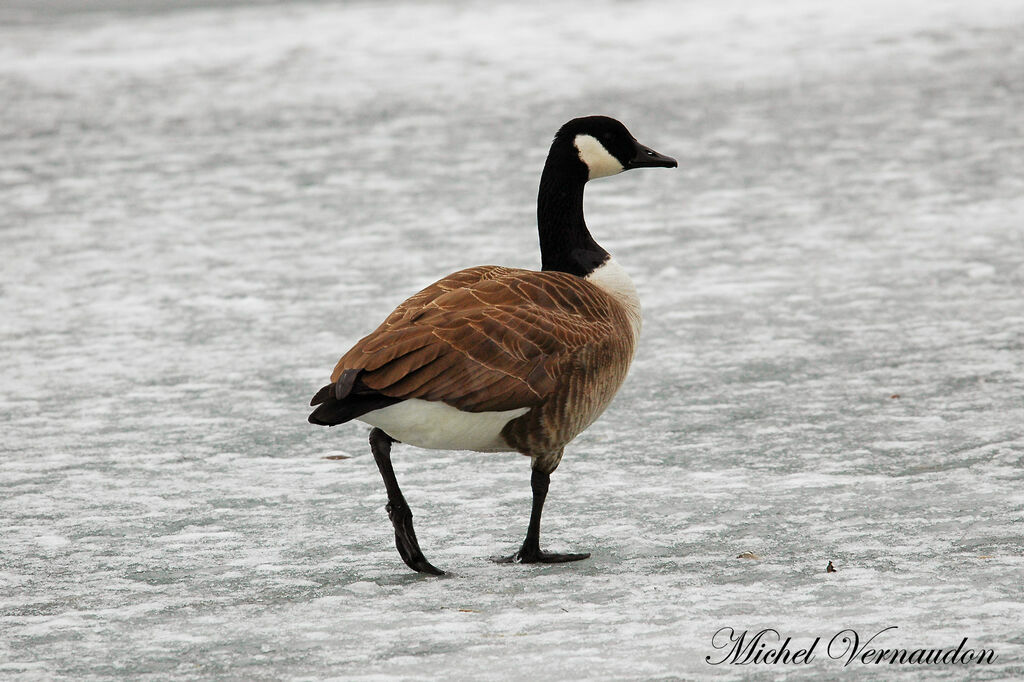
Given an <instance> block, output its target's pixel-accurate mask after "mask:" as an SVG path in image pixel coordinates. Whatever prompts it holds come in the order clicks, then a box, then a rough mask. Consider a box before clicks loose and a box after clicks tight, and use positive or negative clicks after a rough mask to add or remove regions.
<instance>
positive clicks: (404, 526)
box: [386, 503, 444, 575]
mask: <svg viewBox="0 0 1024 682" xmlns="http://www.w3.org/2000/svg"><path fill="white" fill-rule="evenodd" d="M386 509H387V510H388V517H389V518H390V519H391V525H393V526H394V527H395V547H397V548H398V553H399V554H401V555H402V561H404V562H405V565H406V566H408V567H409V568H411V569H412V570H414V571H419V572H420V573H430V574H431V575H444V571H442V570H441V569H440V568H437V567H436V566H434V565H433V564H431V563H430V562H429V561H427V558H426V557H425V556H423V551H422V550H421V549H420V543H419V541H418V540H416V531H415V530H413V527H412V512H411V511H409V507H407V506H406V505H404V504H394V503H388V505H387V507H386Z"/></svg>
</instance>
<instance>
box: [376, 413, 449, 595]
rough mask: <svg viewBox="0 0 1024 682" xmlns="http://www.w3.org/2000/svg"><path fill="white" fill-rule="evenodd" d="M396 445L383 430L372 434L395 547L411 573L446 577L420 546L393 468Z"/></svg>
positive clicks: (410, 513)
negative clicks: (393, 531) (394, 445)
mask: <svg viewBox="0 0 1024 682" xmlns="http://www.w3.org/2000/svg"><path fill="white" fill-rule="evenodd" d="M394 442H395V439H394V438H392V437H391V436H389V435H388V434H386V433H384V432H383V431H381V430H380V429H376V428H375V429H373V430H372V431H370V451H371V452H372V453H373V459H374V461H376V462H377V468H378V469H380V475H381V478H383V479H384V487H385V488H386V489H387V492H388V504H387V507H385V508H386V509H387V510H388V518H390V519H391V525H392V526H394V527H395V546H396V547H397V548H398V553H399V554H400V555H402V561H404V562H405V564H406V565H407V566H408V567H409V568H411V569H412V570H414V571H419V572H420V573H431V574H433V575H444V571H442V570H441V569H439V568H436V567H435V566H433V565H431V563H430V562H429V561H427V558H426V557H425V556H423V552H422V551H421V550H420V543H419V542H418V541H417V540H416V531H415V530H413V527H412V510H410V509H409V505H408V503H406V501H405V497H404V496H403V495H402V490H401V488H399V487H398V479H396V478H395V470H394V468H393V467H392V466H391V444H392V443H394Z"/></svg>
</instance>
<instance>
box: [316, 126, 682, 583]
mask: <svg viewBox="0 0 1024 682" xmlns="http://www.w3.org/2000/svg"><path fill="white" fill-rule="evenodd" d="M676 165H677V163H676V161H675V159H672V158H670V157H667V156H663V155H661V154H659V153H657V152H655V151H654V150H652V149H649V148H647V147H645V146H643V145H642V144H640V143H639V142H637V141H636V139H635V138H634V137H633V136H632V135H631V134H630V133H629V131H628V130H626V127H625V126H624V125H622V124H621V123H620V122H618V121H616V120H615V119H612V118H608V117H605V116H588V117H585V118H576V119H573V120H571V121H569V122H568V123H566V124H565V125H564V126H562V128H561V129H560V130H559V131H558V133H557V134H556V135H555V139H554V141H553V142H552V143H551V151H550V152H549V153H548V157H547V161H546V162H545V164H544V172H543V174H542V175H541V180H540V192H539V195H538V198H537V223H538V228H539V232H540V252H541V266H542V267H541V271H539V272H537V271H534V270H520V269H516V268H505V267H500V266H496V265H482V266H478V267H474V268H469V269H467V270H460V271H459V272H455V273H452V274H450V275H448V276H447V277H445V278H443V279H441V280H438V281H437V282H435V283H433V284H431V285H430V286H428V287H427V288H426V289H423V290H422V291H420V292H419V293H418V294H415V295H414V296H412V297H411V298H409V299H408V300H406V301H405V302H404V303H402V304H401V305H399V306H398V307H397V308H396V309H395V310H394V312H392V313H391V314H390V315H389V316H388V317H387V319H386V320H384V322H383V323H382V324H381V325H380V326H379V327H378V328H377V329H376V330H374V331H373V332H372V333H371V334H370V335H369V336H366V337H364V338H363V339H361V340H360V341H359V342H358V343H356V345H355V346H353V347H352V349H351V350H349V351H348V352H347V353H345V355H344V356H342V358H341V360H339V361H338V364H337V366H336V367H335V368H334V372H333V373H332V374H331V383H330V384H328V385H327V386H324V387H323V388H321V389H320V390H319V391H318V392H317V394H316V395H315V396H314V397H313V399H312V401H310V405H316V406H318V407H317V408H316V409H315V410H314V411H313V413H312V414H310V416H309V421H310V422H311V423H313V424H321V425H324V426H333V425H335V424H342V423H344V422H347V421H349V420H351V419H358V420H359V421H362V422H365V423H367V424H370V425H371V426H373V427H374V428H373V429H372V430H371V431H370V450H371V452H372V453H373V457H374V460H375V461H376V462H377V467H378V469H380V474H381V476H382V477H383V479H384V486H385V488H386V489H387V495H388V504H387V507H386V508H387V511H388V516H389V517H390V519H391V523H392V525H394V528H395V544H396V546H397V547H398V552H399V554H401V555H402V559H403V560H404V561H405V563H406V564H407V565H408V566H409V567H410V568H412V569H414V570H416V571H420V572H423V573H433V574H436V575H441V574H443V571H441V570H439V569H437V568H435V567H434V566H432V565H431V564H430V562H428V561H427V559H426V558H425V557H424V556H423V552H422V551H420V547H419V542H418V541H417V540H416V533H415V531H414V530H413V525H412V512H411V511H410V510H409V505H408V504H407V503H406V501H405V498H404V497H403V496H402V491H401V489H400V488H399V487H398V481H397V480H396V479H395V472H394V469H393V468H392V466H391V444H392V443H395V442H402V443H408V444H409V445H416V446H418V447H421V448H433V449H445V450H476V451H480V452H500V451H515V452H520V453H522V454H524V455H529V456H530V458H531V460H532V475H531V481H530V482H531V488H532V490H533V508H532V511H531V514H530V524H529V527H528V530H527V533H526V540H525V541H524V542H523V545H522V547H521V548H520V549H519V551H518V552H516V553H515V554H513V555H512V556H510V557H507V558H505V559H502V560H500V561H504V562H513V563H537V562H541V563H560V562H565V561H578V560H580V559H586V558H587V557H589V556H590V554H553V553H548V552H542V551H541V549H540V517H541V511H542V509H543V507H544V498H545V497H546V495H547V492H548V482H549V479H550V474H551V472H552V471H554V470H555V468H556V467H557V466H558V463H559V461H561V459H562V451H563V448H564V447H565V446H566V444H567V443H569V441H571V440H572V439H573V438H575V437H576V436H577V435H578V434H579V433H580V432H582V431H583V430H584V429H586V428H587V427H588V426H590V424H592V423H593V422H594V420H595V419H597V417H598V416H599V415H600V414H601V413H602V412H603V411H604V409H605V408H606V407H607V406H608V404H609V403H610V402H611V400H612V397H613V396H614V395H615V393H616V392H617V391H618V390H619V386H621V385H622V382H623V380H624V379H625V378H626V373H627V371H628V370H629V365H630V362H631V361H632V359H633V351H634V348H635V346H636V340H637V336H638V334H639V332H640V322H641V320H640V302H639V300H638V298H637V292H636V288H635V287H634V286H633V282H632V281H631V280H630V279H629V277H628V276H627V275H626V273H625V271H624V270H623V269H622V268H621V267H620V266H619V265H618V264H617V263H616V262H615V261H614V260H613V259H612V258H611V256H609V254H608V252H607V251H605V250H604V249H602V248H601V247H600V246H599V245H598V243H597V242H596V241H594V238H593V237H592V236H591V235H590V231H589V230H588V229H587V225H586V223H585V222H584V220H583V186H584V185H585V184H586V182H587V181H588V180H593V179H594V178H600V177H604V176H608V175H615V174H616V173H620V172H622V171H624V170H628V169H630V168H643V167H650V166H662V167H666V168H674V167H675V166H676Z"/></svg>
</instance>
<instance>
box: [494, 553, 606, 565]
mask: <svg viewBox="0 0 1024 682" xmlns="http://www.w3.org/2000/svg"><path fill="white" fill-rule="evenodd" d="M589 558H590V552H585V553H583V554H555V553H554V552H541V551H540V550H537V551H535V552H523V550H519V551H518V552H516V553H515V554H513V555H512V556H504V557H500V558H498V559H495V560H494V561H495V562H496V563H499V564H565V563H568V562H570V561H582V560H583V559H589Z"/></svg>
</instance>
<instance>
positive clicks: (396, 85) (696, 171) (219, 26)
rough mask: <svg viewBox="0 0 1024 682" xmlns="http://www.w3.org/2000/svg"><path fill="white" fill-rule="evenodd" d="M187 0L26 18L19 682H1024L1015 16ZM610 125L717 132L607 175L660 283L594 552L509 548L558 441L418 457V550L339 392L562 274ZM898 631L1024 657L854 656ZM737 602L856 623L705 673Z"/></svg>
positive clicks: (19, 282)
mask: <svg viewBox="0 0 1024 682" xmlns="http://www.w3.org/2000/svg"><path fill="white" fill-rule="evenodd" d="M171 4H172V3H170V2H167V3H164V2H159V1H157V0H146V1H145V2H131V1H130V0H115V1H112V2H109V3H106V4H104V3H86V2H85V1H84V0H81V1H77V0H64V1H59V0H58V1H52V0H44V1H34V0H33V1H30V0H12V1H11V2H7V3H4V5H3V6H0V239H2V246H0V249H2V263H0V340H2V347H3V353H2V354H0V386H2V389H0V519H2V521H3V531H2V533H0V677H3V678H4V679H19V680H49V679H55V678H63V679H105V678H110V677H126V678H132V679H168V678H175V679H209V678H213V677H226V678H232V679H281V678H323V677H334V678H337V679H346V680H371V679H379V680H384V679H391V678H394V677H405V678H409V679H441V678H448V679H462V680H489V679H494V680H498V679H506V678H512V677H515V678H521V679H534V678H535V679H540V680H556V679H585V678H593V679H623V680H626V679H677V678H680V679H689V678H695V677H696V678H704V677H709V678H722V679H730V678H738V677H741V676H744V675H760V676H763V677H764V678H765V679H768V678H769V677H772V676H781V675H789V676H792V677H797V678H798V677H805V676H806V677H812V676H837V675H840V674H851V675H856V676H871V677H891V676H894V675H897V674H900V673H903V674H906V675H927V676H929V677H935V678H948V679H962V678H963V677H964V676H970V677H971V678H972V679H1012V678H1021V677H1024V627H1022V625H1021V622H1022V620H1024V587H1022V584H1024V469H1022V467H1024V302H1022V291H1024V260H1022V253H1024V114H1022V112H1024V7H1022V6H1021V4H1020V2H1017V1H1011V0H1005V1H1001V0H976V1H972V2H923V1H905V0H904V1H901V0H889V1H886V2H880V1H876V0H872V1H870V2H857V3H845V5H849V6H848V7H840V6H839V5H841V4H843V3H831V5H836V6H819V5H822V3H817V2H813V1H812V0H794V1H783V2H776V3H760V4H757V5H754V6H748V4H746V3H740V2H733V1H731V0H727V1H726V2H724V3H677V4H671V5H670V4H669V3H662V2H654V1H646V0H640V1H636V2H624V1H623V2H597V3H593V2H583V1H582V0H576V1H575V2H572V3H565V4H556V3H546V4H544V5H543V6H542V5H536V6H534V5H531V6H529V7H519V6H516V5H508V6H498V7H492V6H490V5H486V4H483V3H481V4H475V3H468V2H445V3H431V4H422V3H413V2H408V3H401V2H387V3H348V4H340V5H335V4H327V3H322V4H288V5H283V4H282V5H278V4H272V3H261V4H253V5H251V6H245V5H244V4H243V3H240V2H225V3H222V4H220V5H218V6H215V7H205V8H204V7H201V6H199V5H201V4H202V3H198V2H189V3H186V5H187V6H188V7H187V8H186V9H182V10H177V11H167V10H166V9H165V6H166V5H171ZM712 4H713V8H712ZM669 7H671V9H668V8H669ZM86 8H89V9H88V11H84V10H85V9H86ZM591 113H604V114H609V115H612V116H615V117H617V118H619V119H621V120H622V121H624V122H625V123H626V124H627V126H628V127H629V128H630V130H631V131H632V132H633V133H634V134H635V135H636V136H637V137H638V138H639V139H640V140H641V141H643V142H645V143H646V144H649V145H651V146H652V147H654V148H655V149H657V150H659V151H661V152H664V153H666V154H670V155H672V156H675V157H677V158H678V159H679V160H680V168H679V169H677V170H675V171H665V170H660V169H659V170H651V171H645V172H635V173H630V174H626V175H624V176H622V177H618V178H612V179H608V180H602V181H599V182H595V183H593V184H592V185H591V186H590V187H589V190H588V194H587V214H588V222H589V224H590V226H591V229H592V231H593V232H594V234H595V236H596V238H597V239H598V240H599V241H600V242H601V243H602V244H603V245H604V246H605V247H606V248H608V249H609V250H610V251H611V252H612V253H613V254H614V255H615V256H616V258H617V259H618V260H619V262H620V263H622V264H623V265H624V266H625V267H626V268H627V270H629V271H630V273H631V274H632V275H633V277H634V279H635V280H636V282H637V284H638V287H639V289H640V292H641V297H642V299H643V301H644V304H645V329H644V335H643V338H642V339H641V344H640V348H639V352H638V356H637V359H636V362H635V364H634V368H633V372H632V374H631V376H630V378H629V380H628V381H627V383H626V385H625V387H624V388H623V390H622V392H621V393H620V395H619V397H618V398H617V400H616V402H615V403H614V404H613V406H612V407H611V408H610V410H609V412H608V413H606V415H605V417H603V418H602V420H600V421H599V422H598V423H597V424H595V425H594V426H593V427H592V428H591V429H590V430H589V431H587V432H586V433H584V434H583V435H582V436H580V437H579V438H578V439H577V441H576V442H575V443H574V444H573V445H572V446H571V447H570V448H569V449H567V451H566V456H565V459H564V460H563V463H562V465H561V467H560V468H559V470H558V471H557V472H556V473H555V474H554V476H553V477H552V486H551V494H550V496H549V498H548V505H547V507H546V515H545V521H544V529H543V530H544V534H543V540H544V543H545V545H546V546H547V548H548V549H552V550H565V549H569V550H581V551H591V552H593V556H592V557H591V559H589V560H588V561H585V562H581V563H579V564H574V565H567V566H549V567H525V566H504V565H496V564H493V563H491V562H490V561H488V557H491V556H494V555H498V554H502V553H509V552H510V551H512V550H513V549H515V548H516V547H517V546H518V544H519V543H520V542H521V541H522V537H523V535H524V533H525V529H526V522H527V519H528V512H529V496H530V491H529V471H528V460H526V459H525V458H523V457H520V456H518V455H512V454H500V455H482V454H467V453H450V452H427V451H417V450H413V449H411V448H403V447H402V446H397V447H396V449H395V463H396V468H397V471H398V476H399V480H400V482H401V483H402V486H403V488H404V490H405V493H406V496H407V497H408V499H409V501H410V504H411V505H412V508H413V510H414V511H415V513H416V517H417V525H418V530H419V535H420V541H421V544H422V545H423V547H424V551H425V553H426V555H427V557H428V558H429V559H430V560H431V561H432V562H433V563H434V564H436V565H437V566H439V567H442V568H444V569H446V570H448V571H449V575H448V576H447V577H445V578H441V579H436V578H430V577H424V576H420V575H416V574H413V573H412V572H410V571H409V570H407V569H406V568H405V566H404V565H403V564H402V563H401V561H400V559H399V557H398V555H397V553H396V552H395V549H394V546H393V537H392V532H391V529H390V525H389V523H388V521H387V517H386V514H385V512H384V510H383V505H384V501H385V498H384V491H383V486H382V484H381V481H380V478H379V476H378V473H377V471H376V468H375V466H374V464H373V460H372V458H371V456H370V454H369V450H368V447H367V445H366V435H367V428H365V427H364V426H363V425H361V424H349V425H345V426H341V427H338V428H335V429H331V430H327V429H323V428H315V427H312V426H310V425H308V424H307V423H306V415H307V413H308V409H307V403H308V400H309V397H310V395H311V394H312V392H313V391H315V390H316V389H317V388H319V387H320V386H321V385H322V384H323V383H324V381H325V379H326V378H327V376H328V374H329V372H330V369H331V367H332V366H333V364H334V362H335V361H336V360H337V358H338V357H339V356H340V355H341V353H342V352H343V351H344V350H346V349H347V348H348V347H349V345H350V344H351V343H352V342H354V341H355V340H356V339H357V338H358V337H360V336H361V335H362V334H364V333H366V332H367V331H369V330H370V329H372V328H373V327H374V326H375V325H376V324H377V323H378V322H379V321H380V320H381V319H382V318H383V317H384V315H385V314H386V313H387V312H389V311H390V310H391V308H392V306H393V305H395V304H397V303H398V302H399V301H401V300H402V299H403V298H404V297H405V296H407V295H408V294H411V293H412V292H414V291H415V290H417V289H418V288H419V287H421V286H423V285H425V284H427V283H429V282H431V281H433V280H434V279H436V278H437V277H438V276H440V275H442V274H445V273H447V272H449V271H452V270H455V269H458V268H462V267H467V266H470V265H476V264H482V263H501V264H508V265H515V266H524V267H536V266H537V264H538V262H539V258H538V254H537V246H536V232H535V221H534V201H535V192H536V186H537V181H538V178H539V173H540V168H541V165H542V163H543V159H544V155H545V153H546V151H547V145H548V143H549V141H550V138H551V136H552V134H553V133H554V131H555V130H556V129H557V128H558V126H559V125H561V124H562V123H563V122H564V121H566V120H568V119H569V118H572V117H574V116H577V115H583V114H591ZM346 455H347V456H349V457H350V458H349V459H340V457H341V456H346ZM332 457H333V459H331V458H332ZM745 553H750V555H752V556H754V557H757V558H747V559H744V558H738V557H739V555H741V554H745ZM829 561H831V562H833V564H834V566H835V567H836V568H837V572H836V573H826V572H825V567H826V565H827V564H828V562H829ZM888 626H898V628H899V629H898V630H896V631H890V632H889V633H886V634H884V635H882V636H880V638H879V640H877V641H876V644H882V645H884V646H886V647H905V648H911V649H913V648H918V647H927V648H939V647H942V648H955V647H956V645H957V644H958V643H959V642H960V641H961V639H962V638H963V637H968V638H969V645H970V646H974V647H978V648H989V649H994V650H995V652H996V654H997V659H996V660H995V662H994V663H992V664H990V665H980V666H967V667H964V666H928V667H925V668H926V669H925V670H922V667H923V666H914V665H904V666H901V667H898V668H897V667H894V666H885V667H884V669H883V670H881V672H880V671H879V667H878V666H867V665H863V664H861V663H857V662H855V663H853V664H851V665H850V666H849V667H848V668H844V667H843V661H841V660H832V659H830V658H829V657H828V656H827V655H826V653H825V651H824V645H825V643H826V642H827V640H828V639H829V638H830V637H831V636H832V635H833V634H834V633H836V632H838V631H840V630H842V629H843V628H853V629H855V630H857V631H858V633H860V635H861V636H862V638H866V637H869V636H871V635H872V634H874V633H876V632H878V631H879V630H882V629H883V628H886V627H888ZM722 627H732V628H736V629H737V630H743V629H749V630H750V631H751V632H755V631H757V630H759V629H761V628H765V627H771V628H775V629H777V630H778V631H779V632H781V633H783V635H784V636H791V637H793V641H794V642H795V645H797V646H799V645H803V646H806V645H808V644H809V643H810V642H811V641H812V640H813V639H814V637H818V636H820V637H823V638H824V640H825V642H823V643H822V644H821V645H820V646H819V649H818V652H817V657H816V658H815V660H813V661H812V662H811V663H810V664H807V665H799V666H798V665H788V666H784V665H775V666H767V665H765V666H760V667H756V669H755V667H754V666H746V667H743V666H730V665H721V666H711V665H708V664H707V663H706V662H705V657H706V656H711V655H716V654H717V655H721V654H720V652H716V650H715V649H714V648H713V647H712V644H711V641H712V636H713V635H714V633H715V632H716V631H717V630H718V629H719V628H722ZM794 648H796V646H794Z"/></svg>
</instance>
